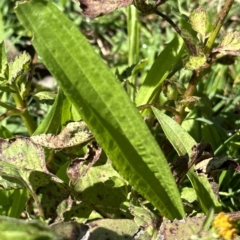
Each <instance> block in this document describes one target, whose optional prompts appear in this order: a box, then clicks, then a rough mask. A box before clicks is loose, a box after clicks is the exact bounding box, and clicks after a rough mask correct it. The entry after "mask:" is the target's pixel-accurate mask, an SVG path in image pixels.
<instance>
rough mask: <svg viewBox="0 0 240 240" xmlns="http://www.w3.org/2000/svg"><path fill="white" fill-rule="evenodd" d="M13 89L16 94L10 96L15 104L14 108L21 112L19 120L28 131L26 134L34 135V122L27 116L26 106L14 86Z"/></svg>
mask: <svg viewBox="0 0 240 240" xmlns="http://www.w3.org/2000/svg"><path fill="white" fill-rule="evenodd" d="M15 88H16V93H13V95H12V96H13V99H14V101H15V103H16V108H17V109H19V110H20V111H21V112H22V114H21V118H22V120H23V122H24V124H25V126H26V128H27V130H28V133H29V134H30V135H32V134H33V133H34V131H35V130H36V124H35V121H34V120H33V118H32V116H31V115H30V114H29V112H28V110H27V105H26V103H25V102H24V100H23V99H22V97H21V95H20V93H19V91H18V88H17V86H15Z"/></svg>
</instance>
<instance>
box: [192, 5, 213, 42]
mask: <svg viewBox="0 0 240 240" xmlns="http://www.w3.org/2000/svg"><path fill="white" fill-rule="evenodd" d="M189 19H190V23H191V25H192V28H193V30H194V31H196V32H197V33H199V34H200V35H201V36H202V39H203V40H204V39H205V35H206V32H207V24H208V18H207V13H206V11H205V9H204V8H203V7H201V6H198V7H197V8H196V9H194V10H193V11H192V12H191V14H190V17H189Z"/></svg>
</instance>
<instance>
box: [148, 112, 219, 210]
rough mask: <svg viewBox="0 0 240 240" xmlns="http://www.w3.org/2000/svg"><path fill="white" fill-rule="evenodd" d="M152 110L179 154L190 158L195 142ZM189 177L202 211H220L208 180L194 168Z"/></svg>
mask: <svg viewBox="0 0 240 240" xmlns="http://www.w3.org/2000/svg"><path fill="white" fill-rule="evenodd" d="M152 110H153V112H154V114H155V116H156V118H157V119H158V121H159V123H160V124H161V126H162V129H163V131H164V133H165V134H166V136H167V138H168V140H169V141H170V142H171V144H172V145H173V147H174V149H175V150H176V151H177V153H178V154H179V155H185V154H186V153H187V154H188V155H189V156H190V154H191V152H192V147H193V145H195V144H196V142H195V140H194V139H193V138H192V137H191V136H190V135H189V134H188V133H187V132H186V131H185V130H184V129H183V128H182V127H181V126H180V125H179V124H178V123H177V122H175V121H174V120H173V119H172V118H170V117H169V116H167V115H165V114H164V113H163V112H161V111H159V110H158V109H157V108H154V107H152ZM187 176H188V178H189V180H190V181H191V184H192V186H193V188H194V189H195V191H196V194H197V198H198V201H199V203H200V205H201V208H202V210H203V211H204V212H205V213H207V212H208V211H209V209H210V208H212V207H213V208H215V210H216V211H220V210H221V209H220V208H221V205H220V203H219V202H218V200H217V199H216V196H215V195H214V193H213V190H212V188H211V186H210V183H209V182H208V180H207V179H206V178H199V177H198V176H197V174H196V173H195V172H194V171H193V168H191V169H190V170H189V171H188V174H187Z"/></svg>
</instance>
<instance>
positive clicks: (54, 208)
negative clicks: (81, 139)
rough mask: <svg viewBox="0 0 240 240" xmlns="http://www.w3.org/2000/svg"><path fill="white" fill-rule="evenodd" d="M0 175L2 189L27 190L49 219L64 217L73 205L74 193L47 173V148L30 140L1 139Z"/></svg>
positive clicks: (59, 180) (42, 213)
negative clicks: (70, 201) (70, 205)
mask: <svg viewBox="0 0 240 240" xmlns="http://www.w3.org/2000/svg"><path fill="white" fill-rule="evenodd" d="M0 176H1V177H2V179H1V188H4V189H6V190H8V189H19V188H27V190H28V191H29V192H30V194H31V195H32V197H33V198H34V200H35V203H36V204H37V207H38V210H39V211H40V215H42V216H44V217H45V218H46V219H48V218H52V219H55V218H56V216H58V217H61V215H62V214H63V212H65V211H66V209H67V208H68V205H69V204H70V203H69V202H68V201H67V199H68V198H69V196H70V194H71V190H70V189H69V187H68V186H67V185H65V184H64V183H63V181H62V180H61V179H59V178H58V177H57V176H55V175H53V174H51V173H50V172H48V170H47V168H46V160H45V153H44V149H43V148H42V147H41V146H39V145H36V144H34V143H33V142H32V141H31V140H30V139H29V138H13V139H7V140H4V139H0ZM36 190H37V191H36ZM50 195H51V196H52V197H51V198H49V196H50Z"/></svg>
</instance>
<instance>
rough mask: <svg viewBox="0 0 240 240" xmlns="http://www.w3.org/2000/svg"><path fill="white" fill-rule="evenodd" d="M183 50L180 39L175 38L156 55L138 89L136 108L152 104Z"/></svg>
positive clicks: (183, 46)
mask: <svg viewBox="0 0 240 240" xmlns="http://www.w3.org/2000/svg"><path fill="white" fill-rule="evenodd" d="M185 49H186V48H185V45H184V43H183V40H182V38H180V37H175V38H174V39H173V40H172V41H171V42H170V43H169V44H168V45H167V46H166V47H165V48H164V50H163V51H162V52H161V53H160V54H159V55H158V57H157V58H156V60H155V61H154V63H153V65H152V67H151V69H150V70H149V72H148V74H147V77H146V79H145V80H144V82H143V84H142V86H141V87H140V89H139V92H138V94H137V97H136V105H137V106H141V105H144V104H149V103H152V101H153V100H154V98H155V97H156V94H157V93H158V92H159V87H160V86H161V84H162V83H163V81H164V80H165V79H166V78H167V76H168V75H169V73H171V71H173V70H174V68H175V67H176V65H177V63H178V62H179V60H180V59H181V57H182V56H183V54H184V52H185Z"/></svg>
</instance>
